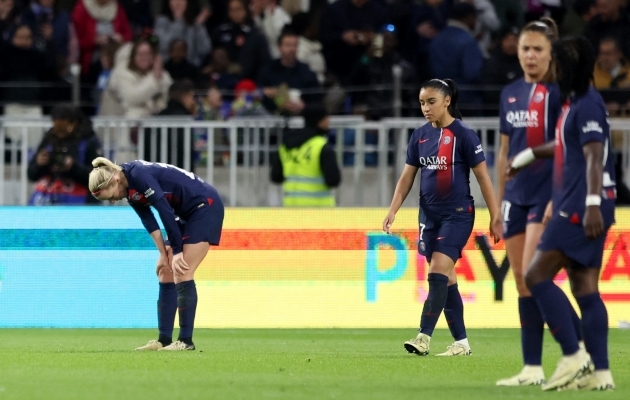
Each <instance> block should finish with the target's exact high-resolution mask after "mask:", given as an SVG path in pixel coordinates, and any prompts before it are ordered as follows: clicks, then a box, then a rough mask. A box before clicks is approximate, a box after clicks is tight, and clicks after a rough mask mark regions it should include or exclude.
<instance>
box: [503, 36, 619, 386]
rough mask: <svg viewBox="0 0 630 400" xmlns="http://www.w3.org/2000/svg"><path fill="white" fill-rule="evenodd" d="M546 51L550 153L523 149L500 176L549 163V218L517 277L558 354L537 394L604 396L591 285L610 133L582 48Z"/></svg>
mask: <svg viewBox="0 0 630 400" xmlns="http://www.w3.org/2000/svg"><path fill="white" fill-rule="evenodd" d="M553 48H554V57H555V58H556V62H557V64H558V69H557V70H558V73H559V81H558V83H559V85H560V90H561V92H562V95H563V98H564V99H565V100H566V103H565V104H564V105H563V108H562V114H561V115H560V118H559V119H558V123H557V128H556V140H555V149H554V148H553V147H554V146H553V145H543V146H539V147H535V148H533V149H532V148H527V149H525V150H523V151H522V152H520V153H519V154H518V155H517V156H516V157H514V159H513V160H512V162H511V168H510V170H509V171H508V175H510V176H513V175H514V174H515V173H516V172H518V170H519V169H521V168H523V167H524V166H525V165H528V164H529V163H531V162H533V161H534V160H535V159H537V158H544V157H554V159H555V160H554V170H553V209H554V211H553V215H552V217H551V220H550V221H549V223H548V225H547V227H546V228H545V231H544V233H543V235H542V239H541V242H540V244H539V245H538V249H537V251H536V253H535V254H534V257H533V260H532V262H531V264H530V266H529V269H528V271H527V273H526V275H525V283H526V284H527V288H528V289H529V291H530V292H531V293H532V296H533V297H534V299H535V300H536V303H537V304H538V307H539V308H540V310H541V312H542V316H543V318H544V320H545V322H546V323H547V325H549V329H550V330H551V333H552V335H553V336H554V338H555V339H556V341H557V342H558V343H559V344H560V347H561V349H562V354H563V357H562V360H561V361H560V363H559V364H558V366H557V368H556V370H555V372H554V373H553V375H552V376H551V378H550V379H549V381H548V382H547V383H545V384H543V386H542V389H543V390H554V389H563V388H573V389H580V390H608V389H613V388H614V387H615V384H614V382H613V378H612V374H611V373H610V369H609V365H608V314H607V312H606V306H605V305H604V302H603V301H602V299H601V297H600V295H599V289H598V281H599V273H600V268H601V263H602V255H603V251H604V242H605V240H606V233H607V232H608V229H609V228H610V226H611V225H612V224H613V223H614V217H615V216H614V212H615V198H616V188H615V181H614V179H615V175H614V166H613V160H612V157H611V154H612V152H611V146H610V127H609V125H608V121H607V112H606V106H605V104H604V101H603V100H602V98H601V96H600V95H599V94H598V93H597V92H596V91H595V89H594V88H593V87H592V86H591V85H590V83H591V80H592V74H593V68H594V66H595V54H594V51H593V49H592V47H591V45H590V44H589V42H588V41H587V40H586V39H584V38H572V39H564V40H562V41H559V42H556V43H555V44H554V46H553ZM562 267H564V268H565V269H566V270H567V274H568V277H569V281H570V283H571V291H572V292H573V296H574V297H575V299H576V300H577V303H578V305H579V307H580V310H581V312H582V328H583V335H584V344H585V346H586V351H585V350H584V349H581V348H580V347H579V346H578V338H577V336H576V332H575V329H574V328H573V324H572V322H571V312H570V308H571V305H570V303H569V300H568V298H567V296H566V295H565V294H564V292H563V291H562V290H561V289H560V288H559V287H558V286H556V284H555V283H554V282H553V278H554V276H556V274H557V273H558V272H559V271H560V269H561V268H562ZM587 352H588V353H587ZM589 354H590V357H589ZM591 360H592V361H591ZM593 366H594V369H595V371H594V372H591V371H592V369H593Z"/></svg>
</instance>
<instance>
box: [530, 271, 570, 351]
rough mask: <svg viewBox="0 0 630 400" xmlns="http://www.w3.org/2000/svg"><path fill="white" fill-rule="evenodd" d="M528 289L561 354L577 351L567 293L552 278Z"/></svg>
mask: <svg viewBox="0 0 630 400" xmlns="http://www.w3.org/2000/svg"><path fill="white" fill-rule="evenodd" d="M530 291H531V292H532V296H534V299H536V303H537V304H538V308H539V309H540V312H541V314H542V316H543V319H544V320H545V322H547V326H549V330H550V331H551V335H553V337H554V338H555V339H556V341H557V342H558V343H560V347H561V348H562V354H564V355H565V356H568V355H571V354H573V353H575V352H576V351H578V349H579V346H578V339H577V334H576V333H575V327H574V326H573V321H572V319H571V303H569V299H568V298H567V295H566V294H564V292H563V291H562V289H560V288H559V287H558V286H556V284H555V283H553V281H552V280H546V281H543V282H540V283H539V284H537V285H534V286H533V287H531V288H530Z"/></svg>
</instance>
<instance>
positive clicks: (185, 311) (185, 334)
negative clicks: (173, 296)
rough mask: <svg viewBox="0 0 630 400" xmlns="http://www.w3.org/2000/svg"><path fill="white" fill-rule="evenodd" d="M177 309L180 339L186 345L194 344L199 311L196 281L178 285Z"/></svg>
mask: <svg viewBox="0 0 630 400" xmlns="http://www.w3.org/2000/svg"><path fill="white" fill-rule="evenodd" d="M177 309H178V311H179V338H178V339H177V340H180V341H182V342H184V343H186V344H192V335H193V328H194V326H195V312H196V311H197V287H196V286H195V281H186V282H180V283H178V284H177Z"/></svg>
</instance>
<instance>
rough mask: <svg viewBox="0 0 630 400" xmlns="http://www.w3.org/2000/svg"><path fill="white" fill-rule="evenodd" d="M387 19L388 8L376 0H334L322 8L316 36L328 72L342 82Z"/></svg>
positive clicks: (346, 79) (345, 81) (343, 82)
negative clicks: (322, 48)
mask: <svg viewBox="0 0 630 400" xmlns="http://www.w3.org/2000/svg"><path fill="white" fill-rule="evenodd" d="M386 22H387V10H386V9H385V8H384V7H383V6H382V5H381V4H380V3H378V2H376V1H375V0H337V1H336V2H334V3H333V4H331V5H329V6H328V7H327V8H325V9H324V13H323V15H322V19H321V22H320V27H319V40H320V41H321V42H322V45H323V46H324V51H323V54H324V58H325V59H326V65H327V66H328V70H329V72H331V73H333V74H335V75H336V76H337V79H338V80H339V81H340V82H341V83H342V84H346V83H347V81H348V79H349V77H350V72H351V70H352V67H353V66H354V64H356V62H357V61H358V60H359V59H360V58H361V57H363V55H364V54H365V52H366V51H367V49H368V47H369V46H370V44H371V43H372V39H373V38H374V32H375V31H377V30H378V29H380V28H381V27H382V26H383V25H385V24H386Z"/></svg>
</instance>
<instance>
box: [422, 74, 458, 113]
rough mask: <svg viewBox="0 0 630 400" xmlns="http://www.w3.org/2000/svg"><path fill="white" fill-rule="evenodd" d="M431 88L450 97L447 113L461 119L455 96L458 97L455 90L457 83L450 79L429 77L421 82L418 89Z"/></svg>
mask: <svg viewBox="0 0 630 400" xmlns="http://www.w3.org/2000/svg"><path fill="white" fill-rule="evenodd" d="M426 88H431V89H435V90H439V91H440V92H441V93H442V94H443V95H444V97H446V96H448V97H450V98H451V103H450V104H449V106H448V109H447V110H448V113H449V114H450V115H451V117H453V118H456V119H459V120H461V119H462V113H461V112H459V109H458V108H457V98H458V97H459V90H457V84H455V81H454V80H452V79H431V80H428V81H426V82H424V83H423V84H422V86H421V87H420V90H422V89H426Z"/></svg>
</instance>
